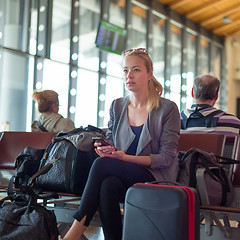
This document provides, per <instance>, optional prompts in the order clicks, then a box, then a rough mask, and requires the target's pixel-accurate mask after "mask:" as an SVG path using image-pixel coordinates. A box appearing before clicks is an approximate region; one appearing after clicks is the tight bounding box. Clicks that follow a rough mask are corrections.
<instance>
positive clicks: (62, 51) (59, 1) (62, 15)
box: [51, 0, 71, 63]
mask: <svg viewBox="0 0 240 240" xmlns="http://www.w3.org/2000/svg"><path fill="white" fill-rule="evenodd" d="M70 20H71V0H54V1H53V14H52V42H51V59H54V60H57V61H60V62H65V63H68V62H69V52H70V39H69V36H70Z"/></svg>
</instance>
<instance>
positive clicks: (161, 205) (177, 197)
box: [123, 183, 200, 240]
mask: <svg viewBox="0 0 240 240" xmlns="http://www.w3.org/2000/svg"><path fill="white" fill-rule="evenodd" d="M199 218H200V216H199V198H198V196H197V194H196V192H195V190H194V189H192V188H189V187H184V186H175V185H160V184H148V183H147V184H144V183H138V184H135V185H134V186H132V187H130V188H129V189H128V191H127V194H126V198H125V208H124V223H123V240H146V239H149V240H199V239H200V233H199V227H200V222H199Z"/></svg>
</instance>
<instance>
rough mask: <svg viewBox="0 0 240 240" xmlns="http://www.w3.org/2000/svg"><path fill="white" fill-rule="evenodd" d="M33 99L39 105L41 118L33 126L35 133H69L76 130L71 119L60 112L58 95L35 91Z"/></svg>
mask: <svg viewBox="0 0 240 240" xmlns="http://www.w3.org/2000/svg"><path fill="white" fill-rule="evenodd" d="M32 96H33V99H34V100H35V101H37V103H38V111H39V113H40V118H39V120H38V121H34V122H33V124H32V131H33V132H41V131H44V132H61V131H63V132H68V131H71V130H73V129H74V128H75V126H74V122H73V121H72V120H71V119H70V118H64V117H63V116H62V115H61V114H59V113H58V111H59V100H58V94H57V93H56V92H55V91H52V90H44V91H39V92H38V91H34V92H33V95H32Z"/></svg>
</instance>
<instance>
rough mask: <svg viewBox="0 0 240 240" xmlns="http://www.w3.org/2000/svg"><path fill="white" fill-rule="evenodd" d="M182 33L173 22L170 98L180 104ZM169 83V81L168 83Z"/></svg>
mask: <svg viewBox="0 0 240 240" xmlns="http://www.w3.org/2000/svg"><path fill="white" fill-rule="evenodd" d="M181 33H182V29H181V28H179V27H178V26H176V25H174V24H171V43H170V45H171V58H170V83H169V84H170V90H171V92H172V93H171V95H170V97H171V98H170V99H171V100H172V101H174V102H175V103H176V104H177V105H178V106H180V98H179V96H180V95H179V93H180V91H181ZM166 84H167V83H166Z"/></svg>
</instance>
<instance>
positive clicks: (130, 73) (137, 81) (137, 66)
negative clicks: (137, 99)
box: [123, 56, 152, 92]
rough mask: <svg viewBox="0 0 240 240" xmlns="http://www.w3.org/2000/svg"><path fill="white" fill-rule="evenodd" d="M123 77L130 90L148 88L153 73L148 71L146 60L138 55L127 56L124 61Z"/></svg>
mask: <svg viewBox="0 0 240 240" xmlns="http://www.w3.org/2000/svg"><path fill="white" fill-rule="evenodd" d="M123 77H124V80H125V84H126V87H127V89H128V90H129V91H133V92H135V91H142V90H143V89H144V90H146V89H148V82H149V80H151V79H152V73H148V72H147V68H146V65H145V62H144V60H143V59H142V58H141V57H138V56H127V57H126V58H125V60H124V63H123Z"/></svg>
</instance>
